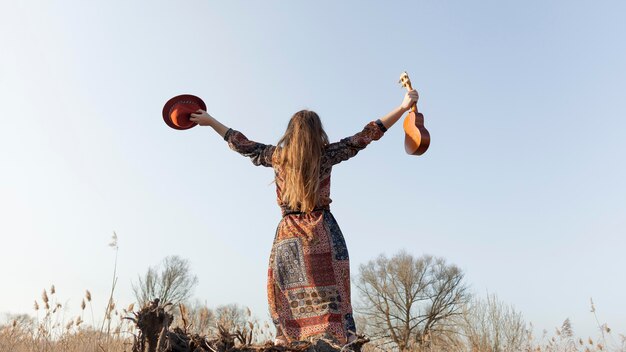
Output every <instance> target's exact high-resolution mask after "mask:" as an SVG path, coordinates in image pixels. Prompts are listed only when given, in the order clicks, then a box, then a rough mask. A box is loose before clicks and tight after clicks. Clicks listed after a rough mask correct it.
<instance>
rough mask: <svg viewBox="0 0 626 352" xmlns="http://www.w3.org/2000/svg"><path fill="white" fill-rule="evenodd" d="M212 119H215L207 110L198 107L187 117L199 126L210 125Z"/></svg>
mask: <svg viewBox="0 0 626 352" xmlns="http://www.w3.org/2000/svg"><path fill="white" fill-rule="evenodd" d="M214 120H215V119H213V116H211V115H209V113H208V112H206V111H204V110H202V109H199V110H198V111H196V112H194V113H192V114H191V117H190V118H189V121H191V122H193V123H196V124H198V125H200V126H211V124H212V122H213V121H214Z"/></svg>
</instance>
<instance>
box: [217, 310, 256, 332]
mask: <svg viewBox="0 0 626 352" xmlns="http://www.w3.org/2000/svg"><path fill="white" fill-rule="evenodd" d="M246 316H250V313H249V309H244V308H242V307H240V306H239V305H238V304H236V303H231V304H225V305H221V306H218V307H217V308H215V317H216V320H217V324H219V325H220V326H222V327H223V328H225V329H226V330H227V331H234V330H235V329H238V328H244V327H245V326H246V322H247V319H246Z"/></svg>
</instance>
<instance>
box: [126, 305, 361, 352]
mask: <svg viewBox="0 0 626 352" xmlns="http://www.w3.org/2000/svg"><path fill="white" fill-rule="evenodd" d="M169 305H170V304H169V303H167V304H164V305H161V304H160V302H159V299H158V298H157V299H155V300H154V301H152V302H151V303H150V304H148V305H146V306H145V307H143V308H142V309H141V310H139V311H138V312H133V313H132V314H133V317H127V318H126V319H129V320H132V321H133V322H134V323H135V324H136V325H137V327H138V328H139V333H138V335H137V336H135V340H134V342H133V348H132V351H133V352H348V351H350V352H352V351H355V352H360V351H361V348H362V346H363V345H364V344H365V343H367V342H369V339H368V338H367V337H365V336H363V335H358V338H357V339H356V340H355V341H353V342H352V343H349V344H347V345H344V346H339V345H337V344H336V343H335V342H334V341H331V340H328V339H325V338H319V339H317V340H314V341H294V342H292V343H291V344H289V345H287V346H282V345H281V346H277V345H274V344H273V343H272V342H269V341H268V342H266V343H265V344H263V345H254V344H251V341H252V335H251V332H250V335H248V336H245V334H243V333H242V332H241V331H235V333H230V332H229V331H228V330H227V329H225V328H224V327H222V326H218V333H217V334H216V336H213V337H207V336H201V335H197V334H189V333H187V332H186V331H185V330H186V329H181V328H179V327H175V328H173V329H170V325H171V324H172V321H173V316H172V314H170V313H168V312H167V311H166V309H165V308H166V307H167V306H169Z"/></svg>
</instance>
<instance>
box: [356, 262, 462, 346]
mask: <svg viewBox="0 0 626 352" xmlns="http://www.w3.org/2000/svg"><path fill="white" fill-rule="evenodd" d="M356 287H357V289H358V291H359V293H360V298H361V301H362V304H361V305H360V306H359V307H358V308H357V312H358V313H361V314H363V316H364V317H365V321H367V324H366V326H365V327H364V329H363V330H362V331H363V332H365V333H367V334H368V335H369V336H370V337H371V338H372V340H377V341H378V345H379V346H381V347H384V348H385V349H389V348H390V347H396V348H397V349H399V350H400V351H404V350H407V349H409V348H419V349H427V348H429V347H430V346H432V345H433V344H434V342H435V341H439V342H441V341H445V343H446V344H447V345H452V344H456V343H457V342H458V334H457V331H456V328H455V326H454V324H452V323H451V320H452V318H453V317H456V316H460V315H461V314H462V307H463V305H464V304H465V303H466V302H467V300H468V293H467V287H466V286H465V284H464V282H463V273H462V272H461V270H460V269H459V268H458V267H456V266H454V265H448V264H446V262H445V260H444V259H443V258H434V257H431V256H422V257H420V258H415V257H413V256H412V255H410V254H408V253H406V252H405V251H401V252H399V253H398V254H396V255H394V256H393V257H392V258H391V259H388V258H387V257H386V256H384V255H380V256H379V257H378V258H377V259H375V260H371V261H369V262H368V263H367V264H363V265H361V266H360V267H359V277H358V279H357V283H356Z"/></svg>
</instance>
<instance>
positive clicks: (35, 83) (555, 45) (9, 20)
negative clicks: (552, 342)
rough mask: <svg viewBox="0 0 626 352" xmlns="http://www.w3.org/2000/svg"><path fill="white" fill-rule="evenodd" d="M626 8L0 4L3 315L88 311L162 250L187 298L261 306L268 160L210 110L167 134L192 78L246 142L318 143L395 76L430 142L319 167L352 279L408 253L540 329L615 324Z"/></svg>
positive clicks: (350, 125)
mask: <svg viewBox="0 0 626 352" xmlns="http://www.w3.org/2000/svg"><path fill="white" fill-rule="evenodd" d="M625 13H626V5H624V2H621V1H597V2H591V1H551V2H546V1H524V2H503V1H473V2H467V1H456V2H453V1H429V2H426V1H405V2H394V1H385V2H382V1H380V2H367V1H342V2H337V1H316V2H314V3H311V2H306V3H305V2H297V3H296V2H286V1H281V2H279V1H263V2H254V3H250V2H243V1H222V2H219V3H218V2H208V1H185V2H181V1H150V2H147V1H146V2H137V1H99V2H92V1H89V2H85V1H55V2H50V1H5V2H2V4H1V5H0V103H1V106H2V108H3V111H2V114H1V115H2V127H0V165H1V167H2V172H0V236H2V237H1V239H2V244H3V245H2V255H0V268H2V269H1V271H0V273H1V275H0V277H1V280H2V287H3V289H2V291H1V292H0V312H13V313H17V312H30V311H31V309H32V308H31V307H32V302H33V300H34V299H36V298H37V299H38V298H39V297H40V294H41V291H42V289H43V288H44V287H49V286H50V284H53V283H54V284H55V285H56V287H57V290H58V292H59V296H60V297H61V298H62V299H64V300H68V304H69V306H70V309H71V308H72V307H73V308H74V309H76V308H77V306H78V304H79V302H80V299H81V297H82V294H83V292H84V289H90V290H91V291H92V293H93V294H94V297H95V300H96V301H97V302H100V304H101V305H104V304H105V302H106V298H105V296H106V294H107V290H108V289H109V285H110V279H111V277H110V276H111V272H112V266H113V259H114V253H113V251H112V250H111V248H109V247H107V243H108V242H109V239H110V236H111V234H112V231H114V230H115V231H116V232H117V234H118V235H119V238H120V239H119V246H120V251H119V266H118V272H119V285H118V290H117V294H116V298H117V300H118V301H119V302H120V303H122V304H124V305H125V304H126V303H130V301H131V300H132V294H131V288H130V281H131V280H132V279H134V278H136V276H137V274H139V273H142V272H144V271H145V270H146V268H147V267H148V266H149V265H154V264H156V263H158V262H159V261H160V260H161V259H162V258H164V257H165V256H167V255H171V254H178V255H180V256H182V257H185V258H188V259H189V260H190V261H191V263H192V267H193V270H194V272H195V273H196V274H197V275H198V278H199V281H200V282H199V286H198V288H197V290H196V297H198V298H200V299H201V300H206V301H207V303H208V304H209V305H218V304H224V303H231V302H237V303H240V304H245V305H248V306H250V307H251V308H252V310H253V312H254V313H255V314H256V315H257V316H259V317H260V318H265V317H266V316H267V305H266V292H265V278H266V271H267V260H268V256H269V251H270V247H271V244H272V240H273V236H274V231H275V228H276V225H277V223H278V221H279V220H280V213H279V210H278V207H277V206H276V204H275V191H274V188H273V185H272V184H270V182H271V181H272V176H273V173H272V171H271V170H270V169H265V168H260V167H254V166H253V165H252V164H251V163H250V161H249V160H247V159H245V158H243V157H241V156H239V155H238V154H236V153H234V152H232V151H231V150H229V149H228V147H227V145H226V144H225V142H224V141H223V140H221V139H220V138H219V136H218V135H216V134H215V133H214V132H213V131H212V130H210V129H208V128H194V129H191V130H189V131H175V130H172V129H169V128H168V127H167V126H166V125H165V124H164V123H163V121H162V118H161V109H162V106H163V104H164V103H165V101H167V99H169V98H170V97H172V96H174V95H177V94H182V93H193V94H196V95H199V96H201V97H202V98H204V100H205V101H206V103H207V106H208V111H209V112H210V113H211V114H212V115H214V116H215V117H217V118H218V119H220V120H222V121H223V122H224V123H225V124H226V125H228V126H230V127H233V128H235V129H238V130H241V131H242V132H244V133H245V134H246V135H248V137H250V138H251V139H255V140H258V141H261V142H265V143H275V142H276V141H277V140H278V139H279V138H280V136H281V134H282V132H284V129H285V127H286V123H287V120H288V119H289V117H290V116H291V114H293V113H294V112H295V111H297V110H299V109H302V108H309V109H313V110H315V111H317V112H318V113H319V114H320V116H321V117H322V120H323V122H324V125H325V128H326V130H327V132H328V134H329V137H330V138H331V139H332V140H337V139H339V138H342V137H345V136H347V135H350V134H353V133H355V132H357V131H358V130H360V129H361V128H362V126H363V125H364V124H365V123H367V122H368V121H370V120H373V119H376V118H378V117H380V116H382V115H384V114H385V113H387V112H388V111H389V110H391V109H392V108H393V107H395V106H396V105H398V104H399V103H400V102H401V100H402V97H403V94H404V91H403V89H402V88H401V87H400V86H399V85H398V84H397V80H398V77H399V75H400V73H401V72H402V71H404V70H407V71H408V72H409V74H410V75H411V79H412V81H413V84H414V86H415V88H416V89H418V90H419V92H420V95H421V98H420V106H421V109H422V111H423V112H424V114H425V116H426V125H427V127H428V129H429V130H430V132H431V135H432V145H431V148H430V150H429V151H428V152H427V153H426V154H425V155H424V156H422V157H418V158H416V157H410V156H407V155H406V154H405V153H404V150H403V138H404V137H403V133H404V132H403V131H402V128H401V126H400V125H399V124H398V125H396V126H394V127H393V128H392V129H391V130H390V131H389V132H387V134H386V135H385V136H384V137H383V139H381V140H380V141H377V142H374V143H373V144H372V145H370V146H369V147H368V148H367V149H366V150H364V151H363V152H361V153H360V154H359V155H358V156H357V157H356V158H355V159H352V160H350V161H348V162H346V163H345V164H343V163H342V164H341V165H338V166H337V167H336V168H335V169H334V172H333V180H332V182H333V186H332V194H331V196H332V198H333V200H334V202H333V204H332V210H333V213H334V214H335V216H336V218H337V219H338V221H339V224H340V225H341V227H342V230H343V232H344V235H345V237H346V240H347V243H348V248H349V251H350V256H351V265H352V271H353V275H354V274H356V272H357V269H358V265H359V264H361V263H364V262H366V261H368V260H370V259H373V258H375V257H376V256H377V255H378V254H380V253H386V254H388V255H391V254H393V253H395V252H397V251H398V250H400V249H402V248H405V249H407V250H408V251H409V252H411V253H413V254H415V255H422V254H426V253H428V254H432V255H436V256H442V257H445V258H446V259H447V260H448V261H449V262H451V263H454V264H457V265H458V266H460V267H461V268H462V269H463V270H464V272H465V273H466V279H467V282H468V283H469V284H470V285H471V287H472V290H474V291H475V292H477V293H478V294H484V293H485V292H487V291H489V292H492V293H496V294H498V295H499V297H500V299H502V300H503V301H505V302H507V303H511V304H513V305H514V306H515V307H516V308H517V309H518V310H520V311H521V312H523V314H524V316H525V318H526V320H527V321H531V322H533V323H534V325H535V326H536V327H538V328H540V329H543V328H546V329H549V330H552V328H553V327H555V326H558V325H560V324H561V322H562V321H563V320H564V319H565V318H567V317H569V318H571V320H572V324H573V328H574V330H575V332H577V333H578V334H580V335H583V336H584V335H589V334H591V335H594V336H595V332H594V324H595V322H594V320H593V317H592V315H591V314H590V313H589V298H590V297H593V298H594V301H595V302H596V306H597V310H598V314H599V318H600V320H601V321H602V322H607V323H608V324H609V326H611V327H612V328H613V329H614V331H618V332H622V333H624V332H626V318H625V317H626V301H625V300H624V299H623V297H624V294H623V292H624V291H626V283H625V280H624V268H625V267H626V256H625V255H624V250H625V248H626V239H625V236H624V234H625V229H626V216H624V215H625V214H626V166H625V163H624V158H623V156H622V154H623V153H624V151H626V141H625V139H624V138H623V133H624V131H625V130H626V99H625V98H626V41H625V40H624V38H626V22H625V21H624V14H625Z"/></svg>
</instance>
